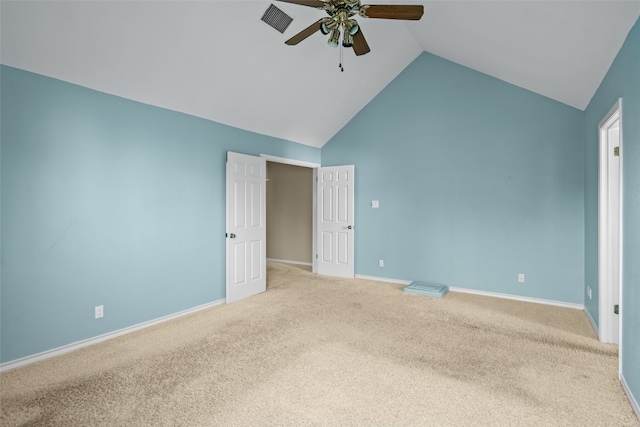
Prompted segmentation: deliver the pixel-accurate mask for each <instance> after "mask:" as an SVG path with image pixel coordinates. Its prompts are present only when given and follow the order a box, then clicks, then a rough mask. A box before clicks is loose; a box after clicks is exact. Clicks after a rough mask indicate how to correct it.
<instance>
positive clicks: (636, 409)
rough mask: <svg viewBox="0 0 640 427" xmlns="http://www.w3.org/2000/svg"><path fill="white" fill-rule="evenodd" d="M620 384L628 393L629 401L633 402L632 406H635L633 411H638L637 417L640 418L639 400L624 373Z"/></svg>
mask: <svg viewBox="0 0 640 427" xmlns="http://www.w3.org/2000/svg"><path fill="white" fill-rule="evenodd" d="M620 384H621V385H622V389H623V390H624V392H625V394H626V395H627V399H629V403H630V404H631V408H633V412H635V413H636V417H638V419H639V420H640V405H638V401H637V400H636V397H635V396H634V395H633V393H631V389H630V388H629V385H628V384H627V381H626V380H625V379H624V375H622V374H620Z"/></svg>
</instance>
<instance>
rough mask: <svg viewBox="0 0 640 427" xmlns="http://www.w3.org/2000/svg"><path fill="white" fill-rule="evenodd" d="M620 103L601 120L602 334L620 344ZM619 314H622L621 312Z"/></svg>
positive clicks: (600, 319)
mask: <svg viewBox="0 0 640 427" xmlns="http://www.w3.org/2000/svg"><path fill="white" fill-rule="evenodd" d="M621 121H622V114H621V103H620V101H618V102H617V103H616V105H614V107H613V108H612V109H611V110H610V111H609V113H608V114H607V115H606V116H605V117H604V118H603V119H602V121H601V122H600V126H599V131H600V140H599V143H600V170H599V175H600V176H599V181H600V182H599V187H600V188H599V195H598V197H599V199H600V200H599V204H600V206H599V209H598V217H599V218H598V220H599V224H598V227H599V230H598V233H599V236H598V240H599V242H598V257H599V259H598V274H599V277H598V282H599V291H598V298H599V307H598V310H599V313H598V317H599V335H600V340H601V341H603V342H608V343H613V344H620V316H621V315H622V307H621V306H620V304H621V302H620V288H621V286H620V285H621V281H620V272H621V258H622V257H621V248H622V245H621V228H620V227H621V222H622V217H621V208H622V206H621V185H622V183H621V173H620V171H621V161H620V156H619V154H620V146H621V145H622V137H621V135H622V134H621ZM619 313H620V314H619Z"/></svg>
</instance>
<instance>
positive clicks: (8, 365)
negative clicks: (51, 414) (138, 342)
mask: <svg viewBox="0 0 640 427" xmlns="http://www.w3.org/2000/svg"><path fill="white" fill-rule="evenodd" d="M224 302H225V300H224V299H220V300H217V301H213V302H209V303H206V304H202V305H198V306H195V307H192V308H189V309H186V310H182V311H179V312H177V313H173V314H169V315H167V316H163V317H158V318H157V319H153V320H149V321H147V322H142V323H138V324H137V325H133V326H129V327H126V328H122V329H118V330H117V331H113V332H107V333H106V334H102V335H98V336H96V337H93V338H88V339H86V340H81V341H76V342H74V343H71V344H67V345H63V346H62V347H58V348H54V349H51V350H46V351H43V352H41V353H36V354H32V355H30V356H25V357H21V358H20V359H15V360H11V361H9V362H5V363H2V364H0V372H5V371H9V370H11V369H15V368H19V367H21V366H25V365H29V364H31V363H35V362H39V361H41V360H45V359H49V358H51V357H55V356H60V355H61V354H65V353H69V352H71V351H74V350H79V349H81V348H83V347H88V346H90V345H93V344H98V343H100V342H103V341H107V340H110V339H113V338H116V337H119V336H122V335H126V334H129V333H131V332H135V331H139V330H140V329H144V328H148V327H150V326H154V325H157V324H159V323H163V322H166V321H169V320H173V319H177V318H178V317H182V316H186V315H187V314H191V313H195V312H196V311H200V310H204V309H206V308H210V307H213V306H216V305H220V304H224Z"/></svg>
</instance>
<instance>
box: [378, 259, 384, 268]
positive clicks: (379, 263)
mask: <svg viewBox="0 0 640 427" xmlns="http://www.w3.org/2000/svg"><path fill="white" fill-rule="evenodd" d="M378 267H384V260H383V259H379V260H378Z"/></svg>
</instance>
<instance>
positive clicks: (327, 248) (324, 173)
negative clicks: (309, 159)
mask: <svg viewBox="0 0 640 427" xmlns="http://www.w3.org/2000/svg"><path fill="white" fill-rule="evenodd" d="M317 178H318V187H317V193H316V197H317V201H316V209H317V213H316V219H317V233H318V236H317V238H316V243H317V253H316V258H317V259H316V261H317V272H318V274H324V275H327V276H339V277H353V276H354V259H353V257H354V224H353V219H354V197H353V185H354V166H353V165H348V166H333V167H325V168H318V169H317Z"/></svg>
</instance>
